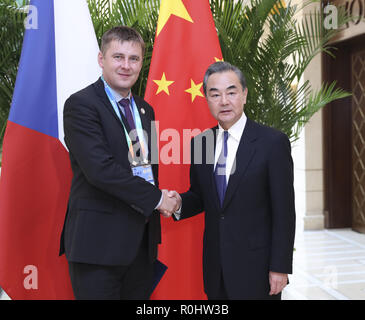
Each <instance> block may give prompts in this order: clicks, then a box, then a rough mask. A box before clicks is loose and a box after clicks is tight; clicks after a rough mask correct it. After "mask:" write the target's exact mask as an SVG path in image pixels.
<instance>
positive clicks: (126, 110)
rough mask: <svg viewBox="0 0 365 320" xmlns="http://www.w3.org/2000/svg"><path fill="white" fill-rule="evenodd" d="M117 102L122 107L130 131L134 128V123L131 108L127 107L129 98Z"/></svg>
mask: <svg viewBox="0 0 365 320" xmlns="http://www.w3.org/2000/svg"><path fill="white" fill-rule="evenodd" d="M119 104H120V105H121V106H122V108H123V110H124V115H125V117H126V119H127V122H128V125H129V128H130V129H131V131H133V130H135V129H136V125H135V123H134V119H133V115H132V111H131V108H130V107H129V99H125V98H123V99H122V100H120V101H119Z"/></svg>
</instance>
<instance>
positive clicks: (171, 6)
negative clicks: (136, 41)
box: [156, 0, 193, 36]
mask: <svg viewBox="0 0 365 320" xmlns="http://www.w3.org/2000/svg"><path fill="white" fill-rule="evenodd" d="M172 14H173V15H175V16H177V17H180V18H182V19H185V20H187V21H189V22H191V23H193V19H191V17H190V14H189V12H188V10H186V8H185V6H184V4H183V2H182V0H161V5H160V14H159V16H158V22H157V31H156V32H157V36H158V35H159V34H160V32H161V30H162V29H163V27H164V26H165V24H166V23H167V21H168V20H169V19H170V16H171V15H172Z"/></svg>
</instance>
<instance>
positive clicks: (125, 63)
mask: <svg viewBox="0 0 365 320" xmlns="http://www.w3.org/2000/svg"><path fill="white" fill-rule="evenodd" d="M120 64H121V67H122V68H123V69H129V67H130V65H129V60H128V59H127V58H124V59H122V61H121V62H120Z"/></svg>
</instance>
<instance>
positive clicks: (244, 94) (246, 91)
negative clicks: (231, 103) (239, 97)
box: [243, 88, 248, 104]
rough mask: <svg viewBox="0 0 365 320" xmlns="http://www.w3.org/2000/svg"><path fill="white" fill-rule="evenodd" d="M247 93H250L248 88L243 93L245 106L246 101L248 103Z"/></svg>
mask: <svg viewBox="0 0 365 320" xmlns="http://www.w3.org/2000/svg"><path fill="white" fill-rule="evenodd" d="M247 93H248V90H247V88H246V89H245V90H244V91H243V101H244V102H243V104H245V103H246V101H247Z"/></svg>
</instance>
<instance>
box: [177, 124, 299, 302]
mask: <svg viewBox="0 0 365 320" xmlns="http://www.w3.org/2000/svg"><path fill="white" fill-rule="evenodd" d="M217 128H218V127H215V128H213V129H210V130H213V131H216V130H217ZM202 135H203V134H202ZM202 135H199V136H197V137H195V138H194V139H193V140H192V147H191V154H192V162H191V163H192V164H191V167H190V185H191V186H190V189H189V191H188V192H186V193H184V194H182V195H181V196H182V200H183V202H182V212H181V218H182V219H184V218H188V217H191V216H193V215H195V214H197V213H199V212H202V211H205V230H204V240H203V273H204V287H205V292H206V293H207V295H208V296H209V295H211V296H214V295H215V294H216V293H217V290H218V285H219V280H220V275H221V271H222V272H223V277H224V281H225V285H226V290H227V293H228V296H229V298H230V299H270V296H269V291H270V286H269V278H268V274H269V271H275V272H280V273H291V272H292V256H293V245H294V233H295V207H294V190H293V162H292V158H291V148H290V142H289V140H288V138H287V136H286V135H285V134H283V133H281V132H279V131H277V130H274V129H272V128H269V127H266V126H263V125H259V124H257V123H255V122H253V121H251V120H250V119H247V123H246V127H245V129H244V132H243V134H242V138H241V141H240V144H239V147H238V149H237V154H236V159H235V161H236V169H235V172H234V174H232V175H231V176H230V179H229V183H228V186H227V190H226V195H225V199H224V203H223V207H222V208H221V207H220V204H219V200H218V195H217V191H216V186H215V180H214V176H213V167H214V160H212V154H213V153H212V154H211V155H210V156H209V154H208V153H209V151H211V150H214V149H215V134H214V146H212V144H210V145H208V146H207V145H206V141H208V140H209V139H208V140H204V139H201V138H202ZM202 140H203V144H201V143H199V146H198V147H196V145H197V143H198V142H201V141H202ZM194 146H195V147H194ZM207 151H208V152H207ZM197 152H200V153H202V157H200V156H201V155H199V156H197V157H196V158H195V160H196V161H194V155H196V154H197ZM213 156H214V155H213ZM199 158H201V159H200V160H199ZM209 158H210V159H209ZM213 159H214V157H213ZM198 161H200V162H198Z"/></svg>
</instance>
